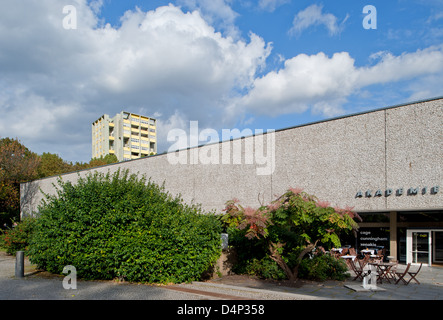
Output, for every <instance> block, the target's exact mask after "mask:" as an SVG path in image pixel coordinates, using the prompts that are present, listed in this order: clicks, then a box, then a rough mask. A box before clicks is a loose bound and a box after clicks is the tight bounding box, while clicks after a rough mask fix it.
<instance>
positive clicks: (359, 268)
mask: <svg viewBox="0 0 443 320" xmlns="http://www.w3.org/2000/svg"><path fill="white" fill-rule="evenodd" d="M349 264H350V266H351V269H352V271H354V273H355V278H354V279H352V281H355V280H357V279H360V280H361V281H363V267H362V266H361V265H360V264H359V263H358V264H355V263H354V261H352V259H349ZM357 265H358V266H357Z"/></svg>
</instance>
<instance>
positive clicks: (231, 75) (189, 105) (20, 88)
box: [0, 0, 270, 161]
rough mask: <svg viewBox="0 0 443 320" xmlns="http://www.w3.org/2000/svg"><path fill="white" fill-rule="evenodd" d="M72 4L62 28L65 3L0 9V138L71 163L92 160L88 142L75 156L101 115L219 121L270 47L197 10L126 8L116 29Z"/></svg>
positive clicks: (82, 2) (82, 0)
mask: <svg viewBox="0 0 443 320" xmlns="http://www.w3.org/2000/svg"><path fill="white" fill-rule="evenodd" d="M100 3H101V2H100V1H97V5H98V6H97V7H94V10H99V8H100V6H99V5H100ZM72 4H73V5H74V6H75V7H76V9H77V17H78V22H77V26H78V29H77V30H65V29H64V28H63V24H62V21H63V18H64V14H63V12H62V9H63V6H64V5H65V2H64V1H61V0H60V1H54V0H42V1H39V2H33V1H25V2H20V1H19V2H13V3H11V4H10V5H9V6H7V5H5V6H3V8H2V11H1V12H0V73H1V78H0V89H1V90H0V112H1V114H2V117H1V118H0V136H2V137H3V136H10V137H16V136H17V137H19V138H20V139H22V141H23V142H24V143H25V145H27V146H28V147H30V148H31V149H32V147H33V146H39V147H37V148H40V147H41V146H42V145H43V144H45V143H46V144H45V146H47V145H49V144H52V148H51V149H50V150H48V149H46V150H44V149H37V150H35V151H36V152H39V153H41V152H43V151H48V152H57V153H60V154H61V156H62V157H64V158H66V159H67V160H72V161H75V160H82V161H88V160H89V158H90V156H91V155H90V147H87V148H85V149H84V150H83V153H81V154H78V153H77V154H72V153H71V151H72V149H73V148H72V147H71V146H72V145H73V144H74V143H75V144H79V143H81V141H83V142H86V143H90V130H91V123H92V122H93V121H94V120H95V119H97V118H98V117H100V116H101V115H102V114H103V113H108V114H110V115H114V114H115V113H117V112H120V111H121V110H127V111H132V112H136V113H137V112H139V110H144V112H145V113H146V115H151V114H159V113H161V114H162V117H161V121H163V122H164V123H166V124H173V123H174V121H175V123H177V117H178V116H181V117H182V118H183V119H182V121H185V122H186V121H187V120H188V119H189V120H199V121H201V122H202V125H204V126H211V125H212V126H213V127H217V126H221V125H223V124H222V123H221V122H220V119H222V118H223V117H224V113H225V109H226V105H228V103H227V101H230V100H231V99H232V97H234V96H236V95H237V94H238V92H239V91H241V90H244V88H249V87H250V86H251V84H252V82H253V81H254V78H255V75H256V73H257V71H258V70H260V68H261V67H262V66H263V65H264V63H265V61H266V58H267V56H268V55H269V53H270V47H269V46H268V45H266V44H265V42H264V41H263V39H261V38H260V37H258V36H257V35H255V34H251V35H250V39H248V40H240V39H236V40H235V39H233V38H231V37H225V36H223V35H222V34H220V33H218V32H216V31H215V30H214V28H213V27H212V26H211V25H209V24H208V23H207V21H205V20H204V19H203V18H202V17H201V15H200V14H199V12H197V11H193V12H188V13H184V12H183V11H182V10H180V8H178V7H175V6H173V5H169V6H166V7H159V8H157V9H156V10H153V11H149V12H142V11H140V10H136V11H128V12H126V14H125V15H124V17H123V18H122V23H121V27H119V28H113V27H111V26H110V25H105V26H101V25H100V21H98V19H97V17H96V16H95V14H94V12H93V10H92V9H91V7H89V6H87V5H86V0H77V1H73V2H72ZM176 110H180V113H179V114H178V113H176ZM224 119H225V120H226V121H232V118H231V119H228V118H224ZM162 130H163V128H160V132H161V131H162ZM159 151H163V150H162V148H161V146H159Z"/></svg>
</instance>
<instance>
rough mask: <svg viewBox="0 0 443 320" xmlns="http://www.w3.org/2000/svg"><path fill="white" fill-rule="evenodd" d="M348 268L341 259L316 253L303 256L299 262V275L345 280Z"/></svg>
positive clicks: (309, 278) (311, 277)
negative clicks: (306, 256)
mask: <svg viewBox="0 0 443 320" xmlns="http://www.w3.org/2000/svg"><path fill="white" fill-rule="evenodd" d="M347 271H348V268H347V266H346V263H345V262H344V260H343V259H337V258H335V257H333V256H330V255H326V254H323V255H316V256H313V257H312V259H310V258H305V259H303V260H302V262H301V263H300V267H299V277H300V278H303V279H308V280H316V281H325V280H328V279H330V280H345V279H346V277H347V275H346V272H347Z"/></svg>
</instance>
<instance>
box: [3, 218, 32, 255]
mask: <svg viewBox="0 0 443 320" xmlns="http://www.w3.org/2000/svg"><path fill="white" fill-rule="evenodd" d="M34 224H35V219H33V218H24V219H23V220H22V221H21V222H19V223H18V224H17V225H16V226H15V227H14V228H13V229H9V230H5V231H4V232H3V234H2V235H1V236H0V246H2V247H4V248H6V253H8V254H11V255H15V253H16V252H17V251H25V252H26V251H27V249H28V245H29V240H30V237H31V233H32V231H33V229H34Z"/></svg>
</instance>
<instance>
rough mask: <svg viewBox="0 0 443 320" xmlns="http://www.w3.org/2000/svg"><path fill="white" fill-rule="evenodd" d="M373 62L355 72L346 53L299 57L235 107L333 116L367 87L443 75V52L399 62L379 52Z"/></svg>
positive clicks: (271, 74) (423, 52) (441, 48)
mask: <svg viewBox="0 0 443 320" xmlns="http://www.w3.org/2000/svg"><path fill="white" fill-rule="evenodd" d="M372 58H373V59H374V63H373V65H372V66H367V67H366V66H365V67H356V66H355V61H354V59H353V58H352V57H351V56H350V55H349V53H347V52H341V53H335V54H334V55H332V57H328V56H327V55H326V54H324V53H322V52H320V53H318V54H315V55H309V56H308V55H306V54H300V55H297V56H296V57H294V58H291V59H288V60H286V61H285V64H284V67H283V68H282V69H281V70H279V71H271V72H269V73H268V74H266V75H264V76H262V77H259V78H257V79H256V80H255V81H254V85H253V88H252V89H251V90H250V91H249V92H248V94H246V95H245V96H243V97H242V98H241V99H239V101H238V102H237V107H238V108H239V107H242V108H245V109H247V110H249V111H250V112H253V113H254V112H257V113H261V114H266V115H275V116H277V115H282V114H290V113H301V112H304V111H306V110H307V109H308V108H310V109H311V110H312V111H313V112H314V113H319V114H323V115H326V116H332V115H337V114H340V113H342V111H343V110H342V105H343V104H344V103H345V102H346V101H347V98H348V97H349V96H350V95H352V94H353V93H355V92H357V91H358V90H360V89H362V88H364V87H367V86H370V85H377V84H385V83H392V82H397V81H403V80H409V79H413V78H416V77H422V76H423V77H428V78H429V76H430V75H432V74H441V72H442V71H443V46H437V47H430V48H427V49H424V50H417V51H416V52H412V53H404V54H401V55H399V56H394V55H392V54H391V53H389V52H380V53H377V54H375V55H373V56H372ZM430 79H434V78H430ZM420 83H421V84H422V85H421V86H420V88H419V87H417V90H416V91H417V92H421V93H422V94H421V95H423V81H421V82H420ZM440 90H441V89H440ZM425 92H427V93H429V91H425ZM417 94H418V93H417Z"/></svg>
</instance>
